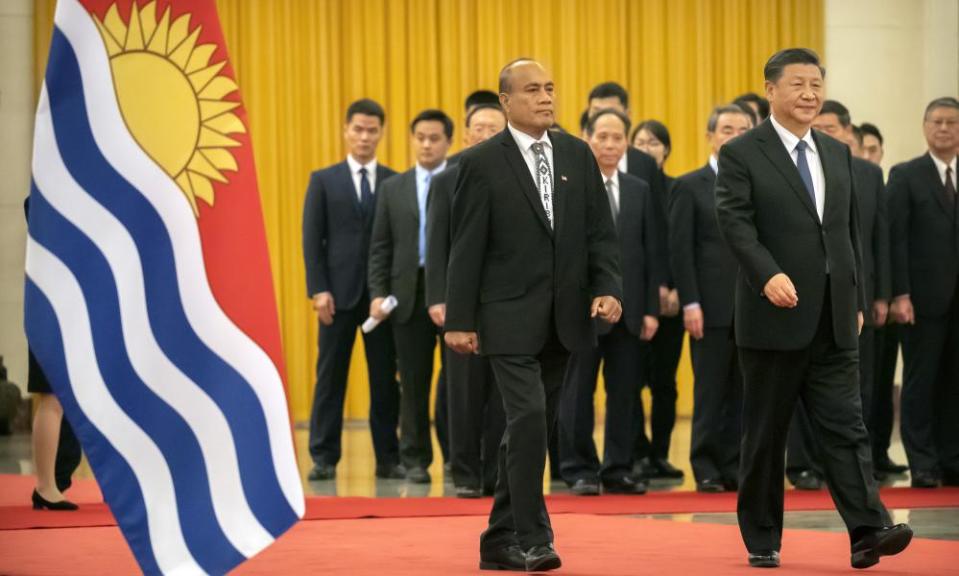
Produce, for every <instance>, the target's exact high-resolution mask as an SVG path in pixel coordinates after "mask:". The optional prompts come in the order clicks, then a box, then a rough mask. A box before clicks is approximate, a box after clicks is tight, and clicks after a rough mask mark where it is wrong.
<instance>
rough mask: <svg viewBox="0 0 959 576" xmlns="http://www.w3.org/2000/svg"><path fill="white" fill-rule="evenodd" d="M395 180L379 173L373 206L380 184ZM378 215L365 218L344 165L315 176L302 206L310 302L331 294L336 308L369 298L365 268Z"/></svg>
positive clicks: (387, 173) (378, 169)
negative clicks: (314, 297) (365, 296)
mask: <svg viewBox="0 0 959 576" xmlns="http://www.w3.org/2000/svg"><path fill="white" fill-rule="evenodd" d="M394 174H396V172H394V171H393V170H390V169H389V168H387V167H386V166H383V165H382V164H377V167H376V191H375V194H374V204H375V202H376V201H377V198H378V197H379V191H380V184H382V183H383V181H384V180H386V179H387V178H389V177H390V176H392V175H394ZM373 213H374V211H373V210H370V212H369V213H368V214H363V210H362V208H361V207H360V200H359V196H358V195H357V193H356V186H354V185H353V177H352V175H351V174H350V167H349V164H347V162H346V161H345V160H344V161H343V162H340V163H339V164H334V165H333V166H330V167H328V168H325V169H323V170H317V171H316V172H313V174H311V175H310V185H309V187H308V188H307V190H306V201H305V203H304V206H303V259H304V261H305V264H306V290H307V296H308V297H311V298H312V297H313V295H315V294H318V293H320V292H327V291H329V292H331V293H332V294H333V299H334V301H335V302H336V306H337V308H342V309H346V310H348V309H350V308H353V307H354V306H356V304H357V302H359V300H360V297H361V296H362V295H363V294H364V293H365V292H366V262H367V259H368V257H369V251H370V234H371V233H372V231H373Z"/></svg>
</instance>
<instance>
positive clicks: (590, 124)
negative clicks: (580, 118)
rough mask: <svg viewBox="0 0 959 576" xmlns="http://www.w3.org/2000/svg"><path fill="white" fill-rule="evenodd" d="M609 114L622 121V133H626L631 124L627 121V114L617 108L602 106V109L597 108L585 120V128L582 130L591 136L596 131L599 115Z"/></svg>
mask: <svg viewBox="0 0 959 576" xmlns="http://www.w3.org/2000/svg"><path fill="white" fill-rule="evenodd" d="M610 114H612V115H613V116H615V117H617V118H619V119H620V120H621V121H622V123H623V134H624V135H628V134H629V127H630V125H631V124H632V123H631V122H630V121H629V116H627V115H625V114H623V113H622V112H620V111H619V110H617V109H615V108H603V109H602V110H597V111H596V113H595V114H593V115H592V116H590V117H589V119H588V120H587V121H586V129H585V130H584V132H586V134H587V135H588V136H592V135H593V133H594V132H595V131H596V121H597V120H599V119H600V118H601V117H603V116H608V115H610Z"/></svg>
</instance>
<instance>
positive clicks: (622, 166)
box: [616, 148, 629, 174]
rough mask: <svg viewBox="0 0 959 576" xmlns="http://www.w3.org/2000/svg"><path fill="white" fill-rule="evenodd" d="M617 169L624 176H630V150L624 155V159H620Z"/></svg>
mask: <svg viewBox="0 0 959 576" xmlns="http://www.w3.org/2000/svg"><path fill="white" fill-rule="evenodd" d="M616 168H618V169H619V171H620V172H622V173H624V174H629V148H627V149H626V152H624V153H623V157H622V158H620V159H619V165H618V166H617V167H616Z"/></svg>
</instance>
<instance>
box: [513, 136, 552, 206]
mask: <svg viewBox="0 0 959 576" xmlns="http://www.w3.org/2000/svg"><path fill="white" fill-rule="evenodd" d="M506 127H507V128H508V129H509V131H510V134H512V135H513V140H515V141H516V145H517V146H518V147H519V151H520V154H522V155H523V160H525V161H526V166H527V167H528V168H529V173H530V175H531V176H532V177H533V184H536V185H538V183H539V176H538V174H537V172H536V153H535V152H533V144H536V143H537V142H539V143H542V144H543V154H545V155H546V159H547V160H548V161H549V167H550V169H551V170H552V171H553V173H552V174H551V175H550V180H551V181H552V182H553V189H554V190H555V188H556V166H554V165H553V144H552V142H550V139H549V130H547V131H545V132H543V137H542V138H540V139H539V140H537V139H536V138H533V137H532V136H530V135H529V134H527V133H525V132H521V131H519V130H517V129H516V128H513V125H512V124H507V125H506ZM539 193H540V198H539V199H540V201H542V202H543V209H544V210H546V213H547V214H552V213H553V190H550V191H549V196H548V197H544V196H543V193H542V191H539ZM550 220H551V222H552V219H550Z"/></svg>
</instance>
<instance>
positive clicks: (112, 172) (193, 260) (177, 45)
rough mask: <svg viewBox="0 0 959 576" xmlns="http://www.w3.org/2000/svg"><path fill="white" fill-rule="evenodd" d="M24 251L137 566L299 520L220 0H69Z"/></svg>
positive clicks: (181, 559) (39, 121)
mask: <svg viewBox="0 0 959 576" xmlns="http://www.w3.org/2000/svg"><path fill="white" fill-rule="evenodd" d="M27 246H28V247H27V282H26V314H25V316H26V322H25V323H26V330H27V336H28V339H29V342H30V346H31V348H32V349H33V351H34V354H35V356H36V357H37V359H38V360H39V362H40V364H41V366H42V367H43V371H44V372H45V373H46V375H47V377H48V379H49V380H50V382H51V384H52V386H53V389H54V391H55V392H56V394H57V396H58V397H59V398H60V400H61V402H62V404H63V406H64V410H65V413H66V416H67V418H68V420H69V421H70V423H71V424H72V425H73V426H74V428H75V429H76V431H77V434H78V435H79V437H80V440H81V442H82V444H83V447H84V449H85V450H86V453H87V456H88V458H89V460H90V464H91V466H92V468H93V471H94V473H95V474H96V477H97V480H98V481H99V483H100V486H101V489H102V491H103V494H104V497H105V499H106V501H107V503H108V504H109V506H110V508H111V510H112V511H113V514H114V516H115V517H116V519H117V521H118V523H119V526H120V528H121V530H122V531H123V534H124V536H125V537H126V539H127V541H128V542H129V544H130V547H131V548H132V550H133V552H134V554H135V555H136V558H137V560H138V562H139V563H140V566H141V567H142V569H143V571H144V572H147V573H169V574H173V573H176V574H199V573H219V574H222V573H224V572H226V571H228V570H230V569H231V568H233V567H235V566H236V565H238V564H240V563H241V562H243V561H244V560H245V559H246V558H249V557H251V556H253V555H254V554H256V553H257V552H259V551H261V550H263V549H264V548H265V547H266V546H268V545H269V544H270V543H271V542H273V541H274V540H275V539H276V538H277V537H278V536H280V534H282V533H283V532H284V531H285V530H287V529H288V528H289V527H290V526H292V525H293V524H294V523H295V522H296V521H297V519H298V518H300V517H302V514H303V508H304V501H303V491H302V486H301V484H300V478H299V475H298V473H297V467H296V460H295V456H294V451H293V443H292V436H291V428H290V419H289V411H288V408H287V403H286V396H285V393H284V387H283V365H282V360H281V356H282V351H281V345H280V337H279V329H278V325H277V314H276V301H275V299H274V292H273V283H272V278H271V274H270V265H269V257H268V253H267V246H266V238H265V232H264V227H263V218H262V213H261V209H260V199H259V195H258V192H257V187H256V173H255V169H254V165H253V155H252V150H251V144H250V139H249V137H248V134H247V122H246V115H245V112H244V109H243V106H242V103H241V101H240V97H239V94H238V90H237V84H236V81H235V78H234V74H233V70H232V68H231V66H230V64H229V61H228V59H227V52H226V46H225V44H224V41H223V35H222V32H221V29H220V25H219V21H218V19H217V14H216V7H215V5H214V1H213V0H189V1H186V0H185V1H179V0H157V1H155V2H149V3H146V2H142V1H141V2H136V1H134V0H108V1H107V0H60V2H59V4H58V6H57V11H56V19H55V28H54V30H53V41H52V45H51V50H50V60H49V62H48V65H47V71H46V77H45V82H44V86H43V90H42V93H41V95H40V102H39V107H38V110H37V118H36V128H35V142H34V155H33V182H32V189H31V192H30V218H29V238H28V241H27Z"/></svg>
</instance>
